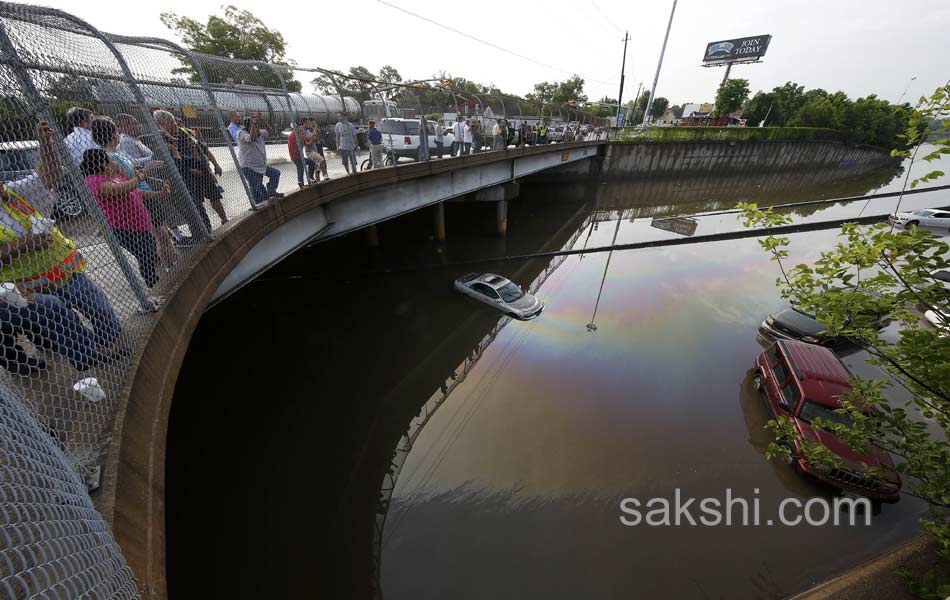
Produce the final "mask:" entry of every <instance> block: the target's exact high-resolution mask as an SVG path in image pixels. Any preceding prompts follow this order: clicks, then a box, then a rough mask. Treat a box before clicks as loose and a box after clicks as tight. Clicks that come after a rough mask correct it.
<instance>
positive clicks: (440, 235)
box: [432, 202, 445, 242]
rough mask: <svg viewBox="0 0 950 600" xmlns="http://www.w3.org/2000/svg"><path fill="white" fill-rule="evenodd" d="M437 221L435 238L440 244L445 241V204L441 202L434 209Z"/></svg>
mask: <svg viewBox="0 0 950 600" xmlns="http://www.w3.org/2000/svg"><path fill="white" fill-rule="evenodd" d="M432 211H433V216H434V221H435V238H436V239H437V240H439V241H440V242H444V241H445V202H439V203H438V204H436V205H435V206H434V207H433V208H432Z"/></svg>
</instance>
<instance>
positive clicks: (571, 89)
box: [551, 75, 616, 105]
mask: <svg viewBox="0 0 950 600" xmlns="http://www.w3.org/2000/svg"><path fill="white" fill-rule="evenodd" d="M554 85H556V86H557V88H556V89H555V90H554V92H553V93H552V94H551V102H553V103H555V104H560V105H565V104H567V103H568V102H570V101H572V100H573V101H574V102H586V101H587V96H586V95H584V78H583V77H581V76H580V75H574V76H572V77H570V78H568V79H567V80H565V81H562V82H560V83H557V82H555V84H554ZM615 102H616V101H615Z"/></svg>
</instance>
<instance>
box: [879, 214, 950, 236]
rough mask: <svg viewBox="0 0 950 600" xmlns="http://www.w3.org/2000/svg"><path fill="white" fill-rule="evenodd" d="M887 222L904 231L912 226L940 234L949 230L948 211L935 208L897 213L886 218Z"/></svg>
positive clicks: (949, 216)
mask: <svg viewBox="0 0 950 600" xmlns="http://www.w3.org/2000/svg"><path fill="white" fill-rule="evenodd" d="M888 220H889V221H890V222H891V223H893V224H894V225H897V226H898V227H903V228H904V229H910V228H911V227H912V226H917V227H927V228H929V229H936V230H937V231H938V232H940V233H947V232H948V230H950V211H946V210H940V209H937V208H925V209H923V210H915V211H914V212H899V213H896V214H893V215H891V216H890V217H888Z"/></svg>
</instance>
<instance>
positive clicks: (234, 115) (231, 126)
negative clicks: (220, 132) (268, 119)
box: [228, 110, 244, 144]
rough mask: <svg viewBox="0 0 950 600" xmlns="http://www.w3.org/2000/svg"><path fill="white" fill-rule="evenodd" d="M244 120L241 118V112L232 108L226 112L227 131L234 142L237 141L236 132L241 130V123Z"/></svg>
mask: <svg viewBox="0 0 950 600" xmlns="http://www.w3.org/2000/svg"><path fill="white" fill-rule="evenodd" d="M242 122H244V119H242V118H241V113H239V112H238V111H236V110H232V111H231V112H229V113H228V133H230V134H231V139H232V140H234V143H235V144H236V143H237V141H238V140H237V136H238V133H239V132H240V131H241V123H242Z"/></svg>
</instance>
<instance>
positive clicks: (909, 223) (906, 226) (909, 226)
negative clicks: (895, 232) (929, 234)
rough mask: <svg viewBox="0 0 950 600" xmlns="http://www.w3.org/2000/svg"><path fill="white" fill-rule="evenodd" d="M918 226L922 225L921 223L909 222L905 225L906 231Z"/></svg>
mask: <svg viewBox="0 0 950 600" xmlns="http://www.w3.org/2000/svg"><path fill="white" fill-rule="evenodd" d="M918 225H920V221H908V222H907V223H906V224H905V225H904V229H910V228H911V227H917V226H918Z"/></svg>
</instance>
